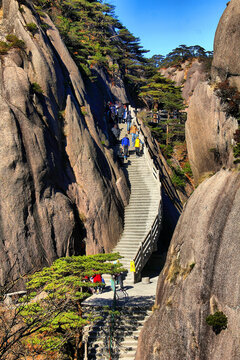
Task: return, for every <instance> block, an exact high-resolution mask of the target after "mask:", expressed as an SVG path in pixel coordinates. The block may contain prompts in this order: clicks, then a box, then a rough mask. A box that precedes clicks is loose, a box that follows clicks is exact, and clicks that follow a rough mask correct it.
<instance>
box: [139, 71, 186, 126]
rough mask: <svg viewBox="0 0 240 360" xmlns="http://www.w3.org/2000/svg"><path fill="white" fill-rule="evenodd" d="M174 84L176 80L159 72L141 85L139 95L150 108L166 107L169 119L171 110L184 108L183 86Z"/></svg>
mask: <svg viewBox="0 0 240 360" xmlns="http://www.w3.org/2000/svg"><path fill="white" fill-rule="evenodd" d="M174 84H175V83H174V81H172V80H170V79H167V78H165V77H164V76H163V75H161V74H160V73H157V74H155V75H154V76H153V77H151V78H150V79H148V80H147V83H146V85H144V86H142V87H141V93H140V94H139V96H140V97H141V98H142V99H143V101H144V102H145V104H146V105H147V106H148V108H151V107H153V109H154V110H155V111H157V110H158V109H159V108H164V109H166V110H167V111H168V120H169V116H170V112H171V111H173V110H182V109H184V105H183V98H182V93H181V88H180V87H178V86H175V85H174Z"/></svg>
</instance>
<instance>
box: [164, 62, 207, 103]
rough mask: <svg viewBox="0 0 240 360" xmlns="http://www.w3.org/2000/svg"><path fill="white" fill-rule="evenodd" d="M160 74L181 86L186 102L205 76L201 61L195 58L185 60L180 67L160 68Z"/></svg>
mask: <svg viewBox="0 0 240 360" xmlns="http://www.w3.org/2000/svg"><path fill="white" fill-rule="evenodd" d="M161 74H162V75H164V76H165V77H167V78H169V79H171V80H173V81H175V83H176V85H177V86H182V95H183V98H184V99H185V102H186V104H188V103H189V101H190V98H191V96H192V94H193V92H194V90H195V88H196V86H197V85H198V84H199V82H201V81H204V80H205V79H206V76H207V75H206V72H205V70H204V65H203V63H202V62H200V61H199V60H197V59H194V60H191V61H189V60H187V61H185V62H184V63H183V64H181V68H180V69H179V68H176V67H169V68H167V69H161Z"/></svg>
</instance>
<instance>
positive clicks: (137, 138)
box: [134, 135, 143, 156]
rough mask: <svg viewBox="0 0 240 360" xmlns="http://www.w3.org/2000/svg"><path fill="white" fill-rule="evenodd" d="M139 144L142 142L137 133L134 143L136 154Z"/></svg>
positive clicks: (138, 153)
mask: <svg viewBox="0 0 240 360" xmlns="http://www.w3.org/2000/svg"><path fill="white" fill-rule="evenodd" d="M140 144H143V142H142V141H141V140H140V139H139V135H137V137H136V139H135V144H134V146H135V150H136V155H137V156H140Z"/></svg>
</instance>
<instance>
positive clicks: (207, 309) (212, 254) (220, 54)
mask: <svg viewBox="0 0 240 360" xmlns="http://www.w3.org/2000/svg"><path fill="white" fill-rule="evenodd" d="M239 18H240V7H239V2H238V1H237V0H232V1H231V2H230V3H229V4H228V7H227V8H226V10H225V12H224V14H223V16H222V18H221V20H220V23H219V26H218V29H217V32H216V37H215V45H214V59H213V67H212V79H211V82H210V83H208V82H202V83H199V84H198V85H197V87H196V89H195V90H194V93H193V96H192V97H191V100H190V105H189V109H188V119H187V123H186V137H187V147H188V155H189V159H190V163H191V167H192V170H193V174H194V177H195V180H196V182H199V183H201V184H200V185H199V186H198V188H197V189H196V190H195V191H194V193H193V194H192V196H191V197H190V199H189V200H188V202H187V203H186V205H185V207H184V210H183V213H182V215H181V217H180V220H179V222H178V225H177V227H176V229H175V232H174V234H173V238H172V240H171V243H170V247H169V251H168V256H167V260H166V264H165V266H164V269H163V271H162V272H161V274H160V276H159V280H158V286H157V293H156V301H155V306H154V310H155V311H154V313H153V315H152V316H151V317H150V318H149V319H148V321H147V323H146V324H145V326H144V328H143V331H142V332H141V335H140V338H139V342H138V350H137V354H136V360H182V359H189V360H193V359H196V360H197V359H198V360H218V359H231V360H232V359H233V360H237V359H239V358H240V345H239V344H240V341H239V340H240V339H239V334H240V332H239V330H240V328H239V324H240V321H239V320H240V318H239V316H240V311H239V300H240V291H239V289H240V287H239V281H238V275H237V274H238V273H239V271H240V269H239V256H238V254H239V233H240V221H239V212H240V205H239V204H240V202H239V197H240V173H239V168H238V165H237V164H234V162H233V153H232V146H233V144H234V141H233V138H234V133H235V132H236V129H237V128H238V121H237V119H236V118H234V117H232V116H228V115H227V114H226V111H224V110H225V108H224V106H223V104H222V103H221V100H220V99H219V97H218V96H216V93H215V92H214V87H215V85H216V83H218V82H220V81H224V80H226V74H228V75H229V78H230V80H231V85H234V86H237V89H238V90H239V87H238V77H237V74H238V70H237V66H239V54H238V56H237V53H236V52H235V55H234V56H235V65H233V63H232V60H233V56H232V55H231V54H232V53H233V51H234V50H233V49H235V48H236V46H237V44H238V41H239V39H238V38H239V37H237V36H236V37H235V33H236V31H237V30H236V29H237V24H238V22H239ZM232 36H233V37H232ZM230 38H231V39H233V40H234V39H235V40H236V42H235V43H233V41H232V40H231V41H230ZM227 39H228V40H229V41H227ZM234 66H235V67H234ZM230 68H231V72H229V71H228V69H230ZM235 75H236V76H235ZM214 173H215V175H213V174H214ZM210 174H211V175H213V176H212V177H210V178H209V179H205V181H204V176H205V177H207V176H209V175H210ZM216 311H220V312H221V311H222V312H223V313H224V314H225V315H226V317H227V320H228V324H227V328H226V329H222V330H221V331H220V332H219V333H217V332H215V331H213V330H214V329H213V328H212V327H211V326H209V325H208V324H207V322H206V318H207V317H208V315H210V314H214V313H215V312H216Z"/></svg>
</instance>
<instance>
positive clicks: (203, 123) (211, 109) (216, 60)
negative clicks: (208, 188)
mask: <svg viewBox="0 0 240 360" xmlns="http://www.w3.org/2000/svg"><path fill="white" fill-rule="evenodd" d="M239 18H240V4H239V1H238V0H231V1H230V2H229V3H228V6H227V8H226V10H225V12H224V13H223V15H222V17H221V19H220V22H219V24H218V28H217V31H216V35H215V40H214V57H213V63H212V78H211V85H209V84H207V83H200V84H199V85H198V86H197V87H196V89H195V91H194V94H193V96H192V97H191V100H190V105H189V109H188V119H187V122H186V140H187V148H188V156H189V160H190V164H191V167H192V170H193V174H194V179H195V182H196V183H198V182H199V180H200V181H201V178H202V177H205V174H206V173H208V172H216V171H218V170H219V169H220V168H221V167H226V168H231V167H234V163H233V160H234V158H233V152H232V146H233V145H235V142H234V133H235V132H236V130H237V128H238V122H237V119H234V118H232V117H227V116H226V113H225V112H224V104H220V101H219V98H217V97H216V95H215V93H214V86H215V84H216V83H218V82H220V81H225V80H226V79H228V80H229V82H230V85H234V86H237V87H238V90H240V77H239V76H240V65H239V53H238V52H237V51H236V49H238V48H239V45H240V40H239V39H240V30H239V21H240V20H239Z"/></svg>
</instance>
